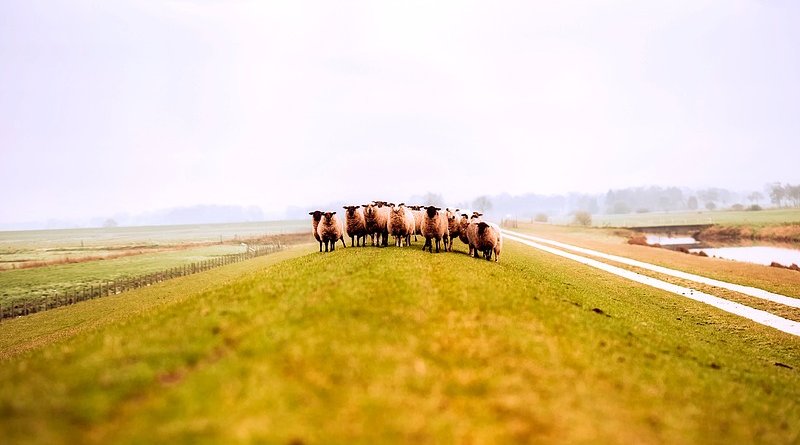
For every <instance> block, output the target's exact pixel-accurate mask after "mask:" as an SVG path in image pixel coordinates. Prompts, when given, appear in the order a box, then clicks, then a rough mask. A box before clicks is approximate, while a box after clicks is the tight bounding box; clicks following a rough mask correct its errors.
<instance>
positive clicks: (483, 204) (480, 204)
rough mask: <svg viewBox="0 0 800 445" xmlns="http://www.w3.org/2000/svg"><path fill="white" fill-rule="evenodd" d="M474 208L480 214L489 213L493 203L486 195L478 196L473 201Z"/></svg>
mask: <svg viewBox="0 0 800 445" xmlns="http://www.w3.org/2000/svg"><path fill="white" fill-rule="evenodd" d="M472 207H473V208H474V209H475V210H478V211H480V212H487V211H489V210H492V201H491V200H490V199H489V197H488V196H486V195H484V196H478V197H477V198H475V200H474V201H472Z"/></svg>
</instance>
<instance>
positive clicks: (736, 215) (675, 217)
mask: <svg viewBox="0 0 800 445" xmlns="http://www.w3.org/2000/svg"><path fill="white" fill-rule="evenodd" d="M787 223H800V209H768V210H760V211H755V212H748V211H733V210H718V211H713V212H710V211H694V212H670V213H663V212H654V213H632V214H626V215H592V224H593V225H595V226H600V227H604V226H608V227H647V226H672V225H684V224H722V225H749V226H754V227H761V226H765V225H774V224H787Z"/></svg>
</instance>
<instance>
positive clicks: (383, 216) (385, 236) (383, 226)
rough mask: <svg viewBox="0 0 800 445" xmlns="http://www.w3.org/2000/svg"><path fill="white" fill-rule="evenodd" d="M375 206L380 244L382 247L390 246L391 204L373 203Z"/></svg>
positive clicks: (384, 202) (383, 202)
mask: <svg viewBox="0 0 800 445" xmlns="http://www.w3.org/2000/svg"><path fill="white" fill-rule="evenodd" d="M372 202H373V203H374V204H375V205H374V207H375V210H376V214H375V221H376V227H377V232H376V233H377V235H378V244H379V245H380V246H381V247H387V246H388V245H389V227H388V224H389V213H390V211H389V205H388V204H389V203H388V202H386V201H372Z"/></svg>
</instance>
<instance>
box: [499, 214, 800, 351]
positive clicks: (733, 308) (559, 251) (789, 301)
mask: <svg viewBox="0 0 800 445" xmlns="http://www.w3.org/2000/svg"><path fill="white" fill-rule="evenodd" d="M502 232H503V235H505V237H506V239H509V240H511V241H515V242H518V243H521V244H524V245H527V246H530V247H534V248H537V249H540V250H543V251H545V252H549V253H552V254H555V255H559V256H562V257H565V258H569V259H571V260H574V261H577V262H579V263H582V264H585V265H588V266H591V267H595V268H597V269H601V270H604V271H606V272H609V273H613V274H614V275H617V276H620V277H623V278H627V279H629V280H631V281H635V282H637V283H642V284H646V285H648V286H652V287H655V288H658V289H662V290H665V291H668V292H672V293H674V294H677V295H681V296H684V297H686V298H689V299H692V300H695V301H699V302H702V303H706V304H708V305H711V306H714V307H716V308H718V309H722V310H724V311H726V312H729V313H732V314H735V315H739V316H741V317H744V318H747V319H749V320H752V321H754V322H756V323H759V324H762V325H765V326H769V327H772V328H775V329H778V330H780V331H783V332H786V333H789V334H792V335H797V336H800V322H797V321H793V320H788V319H786V318H783V317H780V316H777V315H775V314H772V313H769V312H766V311H763V310H760V309H754V308H752V307H749V306H745V305H743V304H741V303H737V302H734V301H730V300H726V299H724V298H720V297H718V296H715V295H711V294H709V293H705V292H700V291H699V290H696V289H692V288H690V287H685V286H679V285H676V284H672V283H668V282H666V281H663V280H659V279H657V278H653V277H649V276H645V275H641V274H639V273H636V272H634V271H631V270H626V269H623V268H621V267H617V266H613V265H611V264H607V263H604V262H602V261H598V260H595V259H592V258H588V257H587V256H582V255H578V254H576V253H571V252H567V250H571V251H573V252H578V253H581V254H583V255H590V256H595V257H598V258H603V259H606V260H610V261H615V262H618V263H622V264H627V265H631V266H636V267H639V268H642V269H646V270H651V271H654V272H658V273H662V274H665V275H669V276H673V277H678V278H681V279H684V280H688V281H693V282H696V283H701V284H704V285H708V286H714V287H718V288H720V289H726V290H732V291H735V292H739V293H742V294H745V295H748V296H751V297H755V298H761V299H764V300H768V301H772V302H774V303H779V304H784V305H787V306H791V307H800V300H798V299H796V298H791V297H787V296H785V295H780V294H775V293H773V292H769V291H765V290H763V289H758V288H754V287H749V286H742V285H738V284H733V283H728V282H724V281H719V280H714V279H711V278H706V277H702V276H699V275H694V274H689V273H686V272H681V271H677V270H673V269H669V268H666V267H661V266H656V265H653V264H649V263H645V262H642V261H637V260H632V259H630V258H625V257H620V256H616V255H609V254H605V253H602V252H598V251H595V250H591V249H584V248H582V247H577V246H573V245H570V244H566V243H561V242H557V241H551V240H548V239H545V238H540V237H535V236H530V235H525V234H522V233H518V232H512V231H510V230H502ZM556 247H558V248H556Z"/></svg>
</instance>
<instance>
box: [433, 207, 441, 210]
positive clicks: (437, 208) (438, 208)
mask: <svg viewBox="0 0 800 445" xmlns="http://www.w3.org/2000/svg"><path fill="white" fill-rule="evenodd" d="M434 209H436V210H442V209H441V208H440V207H434Z"/></svg>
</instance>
